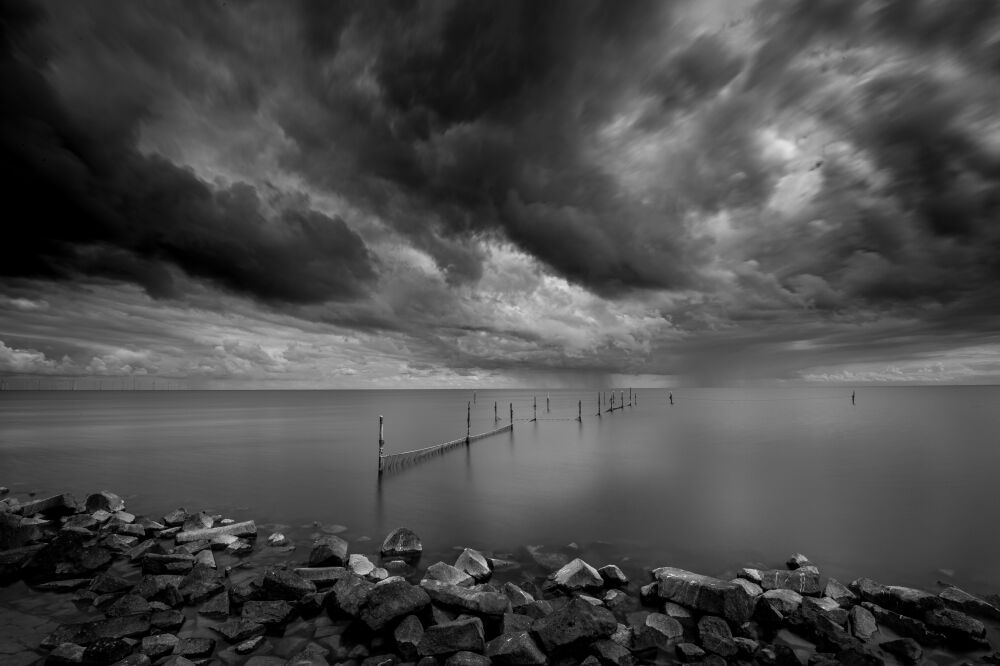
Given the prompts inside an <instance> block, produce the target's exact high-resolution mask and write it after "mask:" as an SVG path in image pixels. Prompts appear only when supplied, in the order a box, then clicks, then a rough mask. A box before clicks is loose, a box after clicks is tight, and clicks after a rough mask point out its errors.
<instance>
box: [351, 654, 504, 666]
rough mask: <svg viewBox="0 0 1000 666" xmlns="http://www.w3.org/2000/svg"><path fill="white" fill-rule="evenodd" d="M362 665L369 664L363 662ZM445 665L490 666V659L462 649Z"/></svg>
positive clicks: (446, 661) (447, 660)
mask: <svg viewBox="0 0 1000 666" xmlns="http://www.w3.org/2000/svg"><path fill="white" fill-rule="evenodd" d="M362 666H368V665H367V664H362ZM444 666H490V659H489V657H487V656H485V655H482V654H476V653H475V652H469V651H468V650H462V651H461V652H456V653H455V654H453V655H451V656H450V657H448V658H447V659H445V662H444Z"/></svg>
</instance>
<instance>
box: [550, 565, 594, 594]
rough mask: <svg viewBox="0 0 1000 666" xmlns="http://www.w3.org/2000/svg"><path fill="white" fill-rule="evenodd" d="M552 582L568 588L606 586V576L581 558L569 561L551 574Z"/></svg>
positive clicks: (579, 588) (578, 588) (580, 588)
mask: <svg viewBox="0 0 1000 666" xmlns="http://www.w3.org/2000/svg"><path fill="white" fill-rule="evenodd" d="M551 579H552V582H553V583H555V584H556V585H558V586H559V587H562V588H564V589H567V590H583V589H588V588H600V587H603V586H604V578H602V577H601V574H599V573H598V572H597V569H595V568H594V567H592V566H590V565H589V564H587V563H586V562H584V561H583V560H581V559H580V558H576V559H574V560H572V561H571V562H568V563H567V564H566V565H565V566H564V567H562V568H560V569H559V570H558V571H556V572H555V573H554V574H552V576H551Z"/></svg>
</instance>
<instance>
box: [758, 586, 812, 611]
mask: <svg viewBox="0 0 1000 666" xmlns="http://www.w3.org/2000/svg"><path fill="white" fill-rule="evenodd" d="M762 600H763V602H764V603H767V604H768V605H770V606H771V608H773V609H774V610H776V611H778V612H779V613H781V614H782V615H789V614H791V613H794V612H795V611H797V610H798V609H799V607H800V606H801V605H802V595H801V594H799V593H798V592H795V591H793V590H784V589H782V590H768V591H767V592H765V593H764V594H763V595H762Z"/></svg>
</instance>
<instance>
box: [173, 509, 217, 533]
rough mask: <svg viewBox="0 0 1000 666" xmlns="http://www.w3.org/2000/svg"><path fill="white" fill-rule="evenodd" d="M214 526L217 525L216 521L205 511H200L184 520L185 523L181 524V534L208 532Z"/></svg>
mask: <svg viewBox="0 0 1000 666" xmlns="http://www.w3.org/2000/svg"><path fill="white" fill-rule="evenodd" d="M213 525H215V519H214V518H213V517H212V516H210V515H208V514H207V513H205V512H204V511H199V512H198V513H194V514H190V515H188V517H187V518H185V519H184V522H183V523H181V532H192V531H194V530H206V529H208V528H210V527H212V526H213Z"/></svg>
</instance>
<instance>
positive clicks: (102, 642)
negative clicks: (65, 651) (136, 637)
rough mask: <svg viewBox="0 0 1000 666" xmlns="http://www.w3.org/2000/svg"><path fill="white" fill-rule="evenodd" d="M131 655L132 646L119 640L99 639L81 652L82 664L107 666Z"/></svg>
mask: <svg viewBox="0 0 1000 666" xmlns="http://www.w3.org/2000/svg"><path fill="white" fill-rule="evenodd" d="M130 654H132V646H131V645H130V644H129V643H126V642H125V641H123V640H121V639H119V638H99V639H97V640H96V641H94V642H93V643H91V644H90V645H88V646H87V649H86V650H84V652H83V663H85V664H93V666H109V665H110V664H113V663H115V662H116V661H120V660H122V659H124V658H125V657H127V656H129V655H130Z"/></svg>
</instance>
